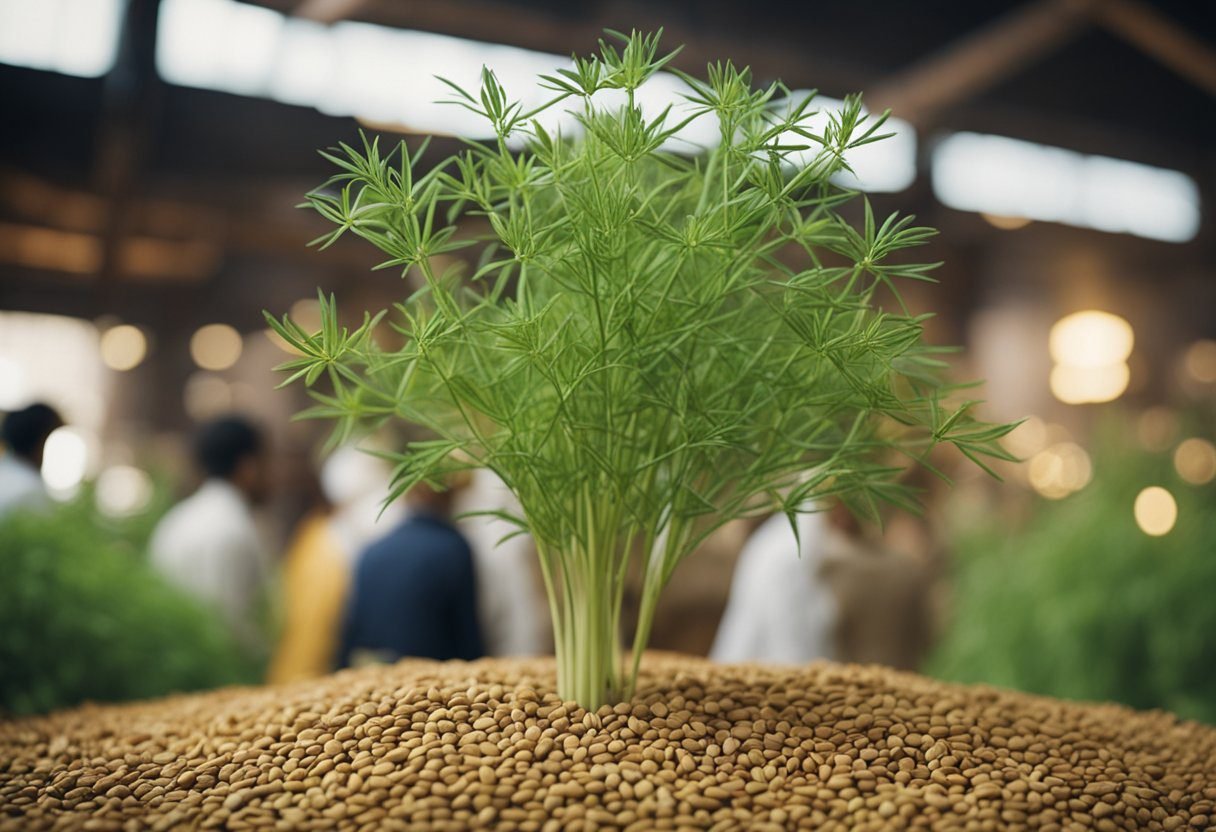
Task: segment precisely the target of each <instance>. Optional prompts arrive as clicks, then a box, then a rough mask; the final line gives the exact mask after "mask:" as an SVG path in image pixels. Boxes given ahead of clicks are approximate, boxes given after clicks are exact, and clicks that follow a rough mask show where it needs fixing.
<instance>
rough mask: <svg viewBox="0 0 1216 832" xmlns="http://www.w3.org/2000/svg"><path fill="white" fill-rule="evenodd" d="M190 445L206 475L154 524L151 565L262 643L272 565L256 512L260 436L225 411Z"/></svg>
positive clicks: (252, 644) (243, 635)
mask: <svg viewBox="0 0 1216 832" xmlns="http://www.w3.org/2000/svg"><path fill="white" fill-rule="evenodd" d="M195 450H196V455H197V461H198V464H199V465H200V467H201V468H202V471H203V474H204V475H205V476H206V480H205V481H204V482H203V484H202V485H201V486H200V487H199V489H198V490H197V491H196V492H194V494H193V495H191V496H190V497H188V498H187V499H185V500H183V501H182V502H181V503H179V504H178V505H176V506H174V507H173V508H172V509H171V510H170V511H169V512H168V513H167V514H166V515H165V516H164V518H163V519H162V520H161V521H160V523H159V524H158V525H157V527H156V530H155V531H154V532H153V533H152V539H151V542H150V544H149V550H150V560H151V563H152V566H153V568H154V569H156V570H157V571H158V572H160V573H161V574H162V575H163V576H164V577H165V578H166V579H167V580H168V581H169V582H170V583H172V584H174V585H176V586H178V587H180V588H181V589H183V590H185V591H186V592H188V593H190V594H191V595H194V596H195V597H196V598H198V599H199V600H200V601H202V602H203V603H205V604H207V605H209V606H211V607H212V608H213V609H215V610H216V611H217V612H218V613H219V614H220V615H221V616H222V617H223V619H224V620H225V622H226V623H227V624H228V626H229V627H230V628H231V630H232V631H233V633H234V634H235V635H236V637H237V638H238V639H239V640H240V641H241V642H242V643H243V644H244V645H245V646H246V647H247V648H249V649H252V650H256V651H259V652H261V651H264V650H265V647H266V634H265V633H264V632H263V627H262V626H261V624H260V621H259V617H260V616H259V614H260V611H261V608H262V602H263V601H264V600H265V594H266V591H267V589H268V587H269V584H270V577H271V565H270V562H269V558H268V557H267V555H266V550H265V548H264V547H263V545H262V542H261V539H260V538H259V535H258V531H257V526H256V524H255V522H254V516H253V507H254V505H256V504H257V503H259V502H261V501H262V499H263V498H264V497H265V496H266V491H267V465H266V461H265V454H264V448H263V441H262V436H261V434H260V433H259V431H258V430H257V428H255V427H254V426H253V425H251V424H250V423H249V422H248V421H246V420H244V419H242V418H240V417H236V416H229V417H225V418H221V419H217V420H216V421H214V422H211V423H210V424H208V425H206V426H204V427H203V428H202V430H201V431H200V432H199V435H198V439H197V443H196V446H195Z"/></svg>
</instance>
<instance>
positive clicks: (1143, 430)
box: [1136, 406, 1178, 451]
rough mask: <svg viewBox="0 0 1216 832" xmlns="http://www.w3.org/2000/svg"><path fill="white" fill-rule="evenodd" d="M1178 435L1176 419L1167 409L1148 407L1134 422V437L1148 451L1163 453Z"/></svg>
mask: <svg viewBox="0 0 1216 832" xmlns="http://www.w3.org/2000/svg"><path fill="white" fill-rule="evenodd" d="M1177 435H1178V417H1177V415H1175V414H1174V411H1172V410H1170V409H1169V408H1168V407H1161V406H1157V407H1150V408H1149V409H1148V410H1146V411H1144V412H1143V413H1141V414H1140V418H1139V419H1137V420H1136V436H1137V437H1138V438H1139V439H1140V444H1141V445H1143V446H1144V447H1145V449H1146V450H1149V451H1164V450H1165V449H1166V448H1168V447H1169V446H1170V445H1171V444H1173V442H1174V437H1175V436H1177Z"/></svg>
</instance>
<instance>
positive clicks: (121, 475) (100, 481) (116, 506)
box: [96, 465, 152, 517]
mask: <svg viewBox="0 0 1216 832" xmlns="http://www.w3.org/2000/svg"><path fill="white" fill-rule="evenodd" d="M96 499H97V508H98V510H99V511H101V512H102V513H103V514H107V515H109V516H110V517H129V516H131V515H132V514H138V513H139V512H141V511H143V510H144V509H145V508H147V507H148V503H149V501H151V499H152V479H151V478H150V477H149V476H148V475H147V473H145V472H144V471H142V470H140V469H139V468H136V467H134V466H131V465H114V466H111V467H109V468H107V469H105V470H104V471H102V472H101V475H100V476H98V477H97V496H96Z"/></svg>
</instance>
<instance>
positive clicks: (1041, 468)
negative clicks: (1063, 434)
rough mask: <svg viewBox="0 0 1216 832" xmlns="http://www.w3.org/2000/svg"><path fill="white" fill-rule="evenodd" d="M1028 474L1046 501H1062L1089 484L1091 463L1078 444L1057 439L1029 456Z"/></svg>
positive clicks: (1091, 470)
mask: <svg viewBox="0 0 1216 832" xmlns="http://www.w3.org/2000/svg"><path fill="white" fill-rule="evenodd" d="M1027 476H1028V477H1029V479H1030V485H1031V486H1032V487H1033V488H1034V490H1035V491H1037V492H1038V493H1039V494H1041V495H1042V496H1044V497H1046V498H1048V499H1049V500H1062V499H1063V498H1065V497H1067V496H1068V495H1069V494H1072V493H1074V492H1076V491H1080V490H1081V489H1082V488H1084V487H1085V486H1086V485H1088V484H1089V481H1090V479H1091V478H1092V477H1093V466H1092V464H1091V463H1090V461H1089V454H1087V453H1086V452H1085V449H1084V448H1082V447H1081V446H1080V445H1077V444H1076V443H1073V442H1057V443H1056V444H1054V445H1051V446H1050V447H1048V448H1045V449H1043V450H1042V451H1039V452H1038V453H1037V454H1035V455H1034V456H1033V457H1032V458H1031V460H1030V465H1029V468H1028V471H1027Z"/></svg>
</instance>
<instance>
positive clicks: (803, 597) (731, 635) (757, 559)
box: [709, 512, 837, 664]
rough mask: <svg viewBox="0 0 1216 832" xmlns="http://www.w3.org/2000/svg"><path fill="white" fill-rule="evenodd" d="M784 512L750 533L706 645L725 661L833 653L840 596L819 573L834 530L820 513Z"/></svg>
mask: <svg viewBox="0 0 1216 832" xmlns="http://www.w3.org/2000/svg"><path fill="white" fill-rule="evenodd" d="M794 522H795V523H796V524H797V527H798V536H797V538H795V537H794V531H793V529H792V528H791V527H790V520H789V518H788V517H786V516H785V515H784V514H782V513H781V512H778V513H776V514H774V515H773V516H772V517H770V518H769V519H768V520H765V521H764V522H763V523H762V524H761V525H760V527H759V528H757V529H756V531H755V532H753V533H752V535H751V537H749V538H748V539H747V542H746V543H745V544H744V546H743V549H742V550H741V551H740V553H739V560H738V563H737V564H736V565H735V574H734V576H733V577H732V578H731V584H730V595H729V596H728V598H727V602H726V611H725V612H724V613H723V614H722V621H721V623H720V624H719V625H718V633H717V636H715V638H714V644H713V647H712V648H711V649H710V651H709V656H710V658H711V659H714V660H715V661H720V662H744V661H759V662H774V663H781V664H802V663H805V662H810V661H814V660H816V659H832V658H835V657H836V650H835V645H834V644H833V628H834V626H835V622H836V617H837V609H836V599H835V598H834V597H833V595H832V593H831V590H830V589H829V588H828V587H827V585H826V584H825V583H824V581H823V579H822V576H821V575H820V569H821V567H822V564H823V558H824V553H825V549H826V538H827V536H828V534H829V527H828V521H827V518H826V517H825V515H824V514H823V513H822V512H815V513H809V514H798V515H795V517H794Z"/></svg>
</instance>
